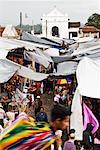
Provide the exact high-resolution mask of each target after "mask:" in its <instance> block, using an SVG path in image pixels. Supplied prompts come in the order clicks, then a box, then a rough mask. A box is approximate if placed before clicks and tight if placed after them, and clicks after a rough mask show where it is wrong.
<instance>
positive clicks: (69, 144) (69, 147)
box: [63, 129, 76, 150]
mask: <svg viewBox="0 0 100 150" xmlns="http://www.w3.org/2000/svg"><path fill="white" fill-rule="evenodd" d="M74 141H75V130H74V129H71V130H70V131H69V140H68V141H66V142H65V144H64V148H63V150H76V146H75V144H74Z"/></svg>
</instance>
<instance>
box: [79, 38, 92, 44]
mask: <svg viewBox="0 0 100 150" xmlns="http://www.w3.org/2000/svg"><path fill="white" fill-rule="evenodd" d="M93 39H94V38H92V37H82V38H79V39H78V40H76V42H78V43H84V42H89V41H92V40H93Z"/></svg>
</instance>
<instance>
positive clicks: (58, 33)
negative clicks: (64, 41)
mask: <svg viewBox="0 0 100 150" xmlns="http://www.w3.org/2000/svg"><path fill="white" fill-rule="evenodd" d="M79 27H80V22H69V19H68V14H63V13H62V12H60V11H59V10H58V9H57V8H56V7H55V8H54V9H53V10H52V11H51V12H50V13H48V14H47V15H46V14H44V15H43V17H42V36H44V37H49V38H52V37H58V38H70V39H71V38H77V37H78V35H79Z"/></svg>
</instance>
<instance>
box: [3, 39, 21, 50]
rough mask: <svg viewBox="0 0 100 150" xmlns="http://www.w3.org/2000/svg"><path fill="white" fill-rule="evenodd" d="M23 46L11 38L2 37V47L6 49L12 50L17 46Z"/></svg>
mask: <svg viewBox="0 0 100 150" xmlns="http://www.w3.org/2000/svg"><path fill="white" fill-rule="evenodd" d="M20 47H22V46H21V45H18V44H17V43H13V42H11V40H10V39H6V38H2V37H0V49H2V50H3V49H5V50H11V49H15V48H20Z"/></svg>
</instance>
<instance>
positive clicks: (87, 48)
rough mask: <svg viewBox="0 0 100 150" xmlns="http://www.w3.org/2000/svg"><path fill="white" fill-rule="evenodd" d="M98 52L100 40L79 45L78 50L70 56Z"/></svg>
mask: <svg viewBox="0 0 100 150" xmlns="http://www.w3.org/2000/svg"><path fill="white" fill-rule="evenodd" d="M98 49H99V50H100V40H94V41H91V42H87V43H83V44H80V45H79V47H78V49H77V50H75V51H74V52H73V53H72V55H71V56H78V55H82V54H85V53H88V52H92V51H95V50H98Z"/></svg>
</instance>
